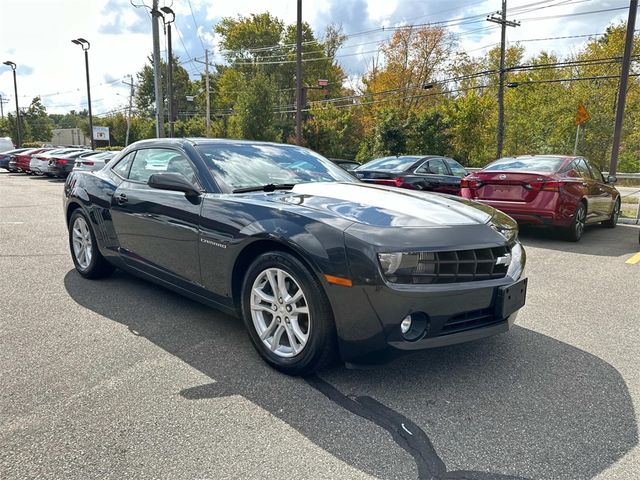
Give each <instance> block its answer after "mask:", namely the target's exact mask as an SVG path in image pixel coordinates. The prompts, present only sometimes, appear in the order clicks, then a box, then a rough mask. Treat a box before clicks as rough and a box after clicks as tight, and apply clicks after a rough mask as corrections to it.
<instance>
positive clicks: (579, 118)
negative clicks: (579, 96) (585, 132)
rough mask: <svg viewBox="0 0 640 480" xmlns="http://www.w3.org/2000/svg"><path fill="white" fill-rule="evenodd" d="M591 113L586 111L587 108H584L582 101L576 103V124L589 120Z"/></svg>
mask: <svg viewBox="0 0 640 480" xmlns="http://www.w3.org/2000/svg"><path fill="white" fill-rule="evenodd" d="M590 118H591V115H589V112H587V109H586V108H584V103H582V102H580V103H579V104H578V113H576V125H582V124H583V123H584V122H586V121H587V120H589V119H590Z"/></svg>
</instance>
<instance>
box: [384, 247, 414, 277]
mask: <svg viewBox="0 0 640 480" xmlns="http://www.w3.org/2000/svg"><path fill="white" fill-rule="evenodd" d="M378 260H380V267H381V268H382V273H384V274H385V276H387V277H389V276H392V275H411V274H412V273H413V271H414V270H415V268H416V267H417V266H418V261H419V254H417V253H402V252H396V253H379V254H378Z"/></svg>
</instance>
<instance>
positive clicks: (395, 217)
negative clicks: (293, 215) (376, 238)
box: [254, 183, 497, 228]
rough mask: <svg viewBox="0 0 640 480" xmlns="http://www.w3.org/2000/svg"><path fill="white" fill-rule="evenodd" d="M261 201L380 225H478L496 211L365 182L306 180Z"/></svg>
mask: <svg viewBox="0 0 640 480" xmlns="http://www.w3.org/2000/svg"><path fill="white" fill-rule="evenodd" d="M254 195H255V194H254ZM254 198H255V197H254ZM263 200H266V201H269V202H274V203H283V204H287V205H289V206H294V205H295V206H297V207H299V208H301V209H309V210H311V211H317V212H321V213H322V214H323V216H324V215H330V216H337V217H341V218H343V219H345V220H349V221H351V222H355V223H359V224H363V225H369V226H373V227H381V228H384V227H442V226H453V225H479V224H486V223H488V222H489V221H490V220H491V219H492V218H493V217H494V216H495V214H496V212H497V211H496V210H495V209H493V208H491V207H489V206H486V205H482V204H478V203H476V202H471V201H468V200H465V199H462V198H459V197H453V196H449V195H439V194H434V193H428V192H412V191H410V190H401V189H395V188H391V187H384V186H378V185H368V184H365V183H305V184H299V185H296V186H295V187H294V188H293V189H292V190H291V191H288V192H274V193H273V194H264V197H263Z"/></svg>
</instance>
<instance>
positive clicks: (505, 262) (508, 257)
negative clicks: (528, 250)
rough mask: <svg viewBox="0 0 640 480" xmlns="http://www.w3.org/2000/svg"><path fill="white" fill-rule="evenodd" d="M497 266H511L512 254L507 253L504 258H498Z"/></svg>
mask: <svg viewBox="0 0 640 480" xmlns="http://www.w3.org/2000/svg"><path fill="white" fill-rule="evenodd" d="M496 265H506V266H507V267H508V266H509V265H511V254H510V253H506V254H505V255H504V256H503V257H498V258H496Z"/></svg>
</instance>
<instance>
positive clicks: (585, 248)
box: [520, 224, 640, 257]
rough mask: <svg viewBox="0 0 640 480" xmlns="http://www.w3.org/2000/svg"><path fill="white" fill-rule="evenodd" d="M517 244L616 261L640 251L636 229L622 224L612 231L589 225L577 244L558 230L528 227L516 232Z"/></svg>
mask: <svg viewBox="0 0 640 480" xmlns="http://www.w3.org/2000/svg"><path fill="white" fill-rule="evenodd" d="M520 240H521V241H522V243H523V244H524V246H525V247H529V246H530V247H536V248H546V249H550V250H557V251H560V252H571V253H579V254H583V255H598V256H605V257H620V256H623V255H628V254H630V253H635V252H637V251H638V250H639V249H640V247H639V246H638V229H637V228H636V227H634V226H630V225H624V224H618V225H617V226H616V228H613V229H611V228H605V227H602V226H600V225H590V226H588V227H587V228H586V229H585V232H584V235H583V237H582V239H581V240H580V241H579V242H569V241H567V240H565V239H564V238H563V232H562V231H561V230H555V229H547V228H531V227H529V228H525V229H521V230H520Z"/></svg>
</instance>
